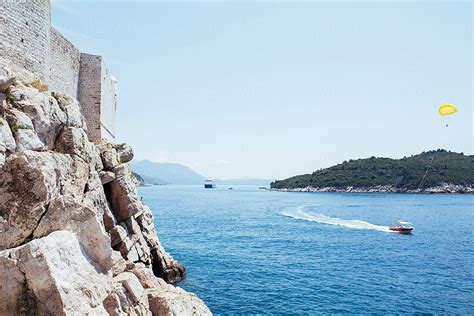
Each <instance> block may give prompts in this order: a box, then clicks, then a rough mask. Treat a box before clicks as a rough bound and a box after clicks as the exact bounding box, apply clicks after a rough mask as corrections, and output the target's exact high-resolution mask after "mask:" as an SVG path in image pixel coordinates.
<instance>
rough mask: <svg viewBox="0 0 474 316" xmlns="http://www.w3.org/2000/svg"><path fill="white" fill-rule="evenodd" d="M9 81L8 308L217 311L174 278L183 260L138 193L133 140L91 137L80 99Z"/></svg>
mask: <svg viewBox="0 0 474 316" xmlns="http://www.w3.org/2000/svg"><path fill="white" fill-rule="evenodd" d="M0 79H1V78H0ZM3 82H4V86H2V87H3V88H2V89H3V90H2V91H0V103H1V107H0V260H2V262H3V265H2V266H1V267H0V280H1V281H0V292H1V293H0V295H1V296H2V299H1V300H0V315H17V314H28V315H30V314H38V315H44V314H55V315H56V314H60V315H66V314H107V313H108V314H111V315H177V314H180V315H181V314H189V315H197V314H202V315H206V314H210V311H209V309H208V308H207V307H206V305H205V304H204V303H203V302H202V301H201V300H200V299H199V298H197V297H196V296H195V295H194V294H191V293H188V292H185V291H184V290H182V289H179V288H176V287H174V286H172V285H170V284H167V283H166V282H168V283H175V282H178V281H180V280H181V279H182V278H184V276H185V269H184V267H183V266H182V265H180V264H179V263H178V262H176V261H175V260H174V259H173V258H172V257H171V256H170V255H169V254H168V253H167V252H166V251H165V250H164V249H163V247H162V245H161V243H160V241H159V239H158V237H157V235H156V231H155V229H154V220H153V215H152V213H151V210H150V209H149V208H148V207H147V206H146V205H144V203H143V202H142V200H141V198H140V197H139V195H138V191H137V187H136V183H135V180H134V177H133V176H132V173H131V170H130V167H129V165H128V164H126V162H128V161H130V160H131V159H133V150H132V148H131V147H130V146H128V145H125V144H121V145H114V144H111V143H108V142H105V141H104V142H103V143H102V144H101V145H99V146H95V145H94V144H93V143H92V142H90V141H89V139H88V137H87V133H86V128H87V127H86V125H85V121H84V119H83V117H82V115H81V113H80V105H79V103H78V102H77V101H76V100H74V99H71V98H69V97H66V96H61V95H58V94H54V95H50V94H49V93H47V92H39V91H38V90H36V89H34V88H32V87H27V86H25V85H23V84H21V83H16V84H14V85H12V86H9V85H8V86H7V83H9V84H11V82H10V81H9V80H4V81H3ZM0 83H1V82H0ZM7 88H8V90H7Z"/></svg>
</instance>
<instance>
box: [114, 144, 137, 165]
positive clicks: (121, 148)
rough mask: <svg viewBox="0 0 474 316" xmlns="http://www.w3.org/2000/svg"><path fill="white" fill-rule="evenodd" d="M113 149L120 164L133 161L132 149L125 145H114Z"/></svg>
mask: <svg viewBox="0 0 474 316" xmlns="http://www.w3.org/2000/svg"><path fill="white" fill-rule="evenodd" d="M115 149H116V151H117V155H118V161H120V163H126V162H129V161H131V160H132V159H133V148H132V146H130V145H127V144H120V145H116V146H115Z"/></svg>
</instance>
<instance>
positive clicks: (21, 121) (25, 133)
mask: <svg viewBox="0 0 474 316" xmlns="http://www.w3.org/2000/svg"><path fill="white" fill-rule="evenodd" d="M6 118H7V121H8V124H9V125H10V126H11V129H12V131H13V135H14V137H15V140H16V151H23V150H28V149H31V150H43V148H44V144H43V143H42V142H41V140H40V139H39V137H38V135H37V134H36V132H35V130H34V126H33V123H32V122H31V119H30V118H29V117H28V115H26V114H25V113H23V112H21V111H19V110H17V109H10V110H8V111H7V113H6Z"/></svg>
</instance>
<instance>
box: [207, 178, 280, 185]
mask: <svg viewBox="0 0 474 316" xmlns="http://www.w3.org/2000/svg"><path fill="white" fill-rule="evenodd" d="M270 182H272V180H268V179H253V178H240V179H225V180H223V179H216V183H217V185H259V186H267V185H269V184H270Z"/></svg>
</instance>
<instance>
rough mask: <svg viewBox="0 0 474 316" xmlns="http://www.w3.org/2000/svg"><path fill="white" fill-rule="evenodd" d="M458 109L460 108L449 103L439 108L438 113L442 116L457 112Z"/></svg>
mask: <svg viewBox="0 0 474 316" xmlns="http://www.w3.org/2000/svg"><path fill="white" fill-rule="evenodd" d="M457 111H458V109H457V108H456V107H455V106H454V105H453V104H449V103H446V104H443V105H441V106H440V107H439V109H438V113H439V115H441V116H445V115H451V114H454V113H456V112H457Z"/></svg>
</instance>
